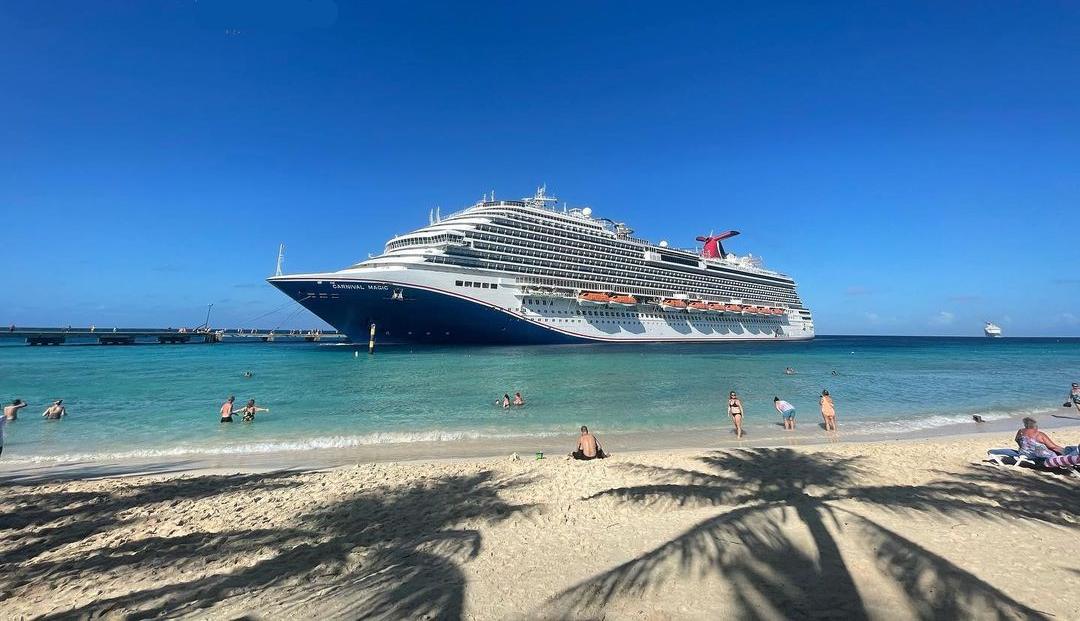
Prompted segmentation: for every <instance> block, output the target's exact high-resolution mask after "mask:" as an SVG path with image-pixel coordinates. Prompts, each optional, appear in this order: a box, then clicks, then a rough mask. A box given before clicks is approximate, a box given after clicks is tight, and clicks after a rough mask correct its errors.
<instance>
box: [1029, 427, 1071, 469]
mask: <svg viewBox="0 0 1080 621" xmlns="http://www.w3.org/2000/svg"><path fill="white" fill-rule="evenodd" d="M1016 444H1017V445H1018V446H1019V447H1020V454H1021V455H1023V456H1024V457H1027V458H1029V459H1031V460H1033V461H1035V462H1036V463H1040V464H1042V465H1044V466H1046V467H1048V468H1071V467H1072V466H1076V465H1078V464H1080V455H1077V453H1076V451H1075V449H1071V447H1070V449H1065V448H1063V447H1060V446H1058V445H1057V444H1056V443H1055V442H1054V441H1053V440H1051V439H1050V436H1048V435H1046V434H1045V433H1043V432H1041V431H1039V424H1038V423H1037V422H1035V419H1034V418H1025V419H1024V427H1023V429H1021V430H1020V431H1017V432H1016Z"/></svg>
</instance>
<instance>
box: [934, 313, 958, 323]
mask: <svg viewBox="0 0 1080 621" xmlns="http://www.w3.org/2000/svg"><path fill="white" fill-rule="evenodd" d="M955 320H956V315H954V314H952V313H950V312H949V311H941V312H940V313H938V314H937V315H934V316H933V317H931V318H930V325H932V326H948V325H951V324H952V322H953V321H955Z"/></svg>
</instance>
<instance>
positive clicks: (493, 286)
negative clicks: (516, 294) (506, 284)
mask: <svg viewBox="0 0 1080 621" xmlns="http://www.w3.org/2000/svg"><path fill="white" fill-rule="evenodd" d="M491 288H492V289H498V288H499V285H497V284H495V283H491Z"/></svg>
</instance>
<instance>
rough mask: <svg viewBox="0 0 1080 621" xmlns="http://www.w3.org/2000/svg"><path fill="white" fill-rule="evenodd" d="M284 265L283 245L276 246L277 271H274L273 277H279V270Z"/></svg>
mask: <svg viewBox="0 0 1080 621" xmlns="http://www.w3.org/2000/svg"><path fill="white" fill-rule="evenodd" d="M284 265H285V244H278V249H277V269H276V270H274V276H281V268H282V267H283V266H284Z"/></svg>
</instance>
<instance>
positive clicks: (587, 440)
mask: <svg viewBox="0 0 1080 621" xmlns="http://www.w3.org/2000/svg"><path fill="white" fill-rule="evenodd" d="M570 456H571V457H573V458H574V459H580V460H582V461H588V460H590V459H604V458H605V457H607V455H606V454H605V453H604V449H603V448H601V447H600V441H599V440H597V439H596V436H594V435H593V434H591V433H589V428H588V427H586V426H585V425H582V426H581V437H580V438H578V443H577V449H576V450H575V451H574V452H573V453H570Z"/></svg>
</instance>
